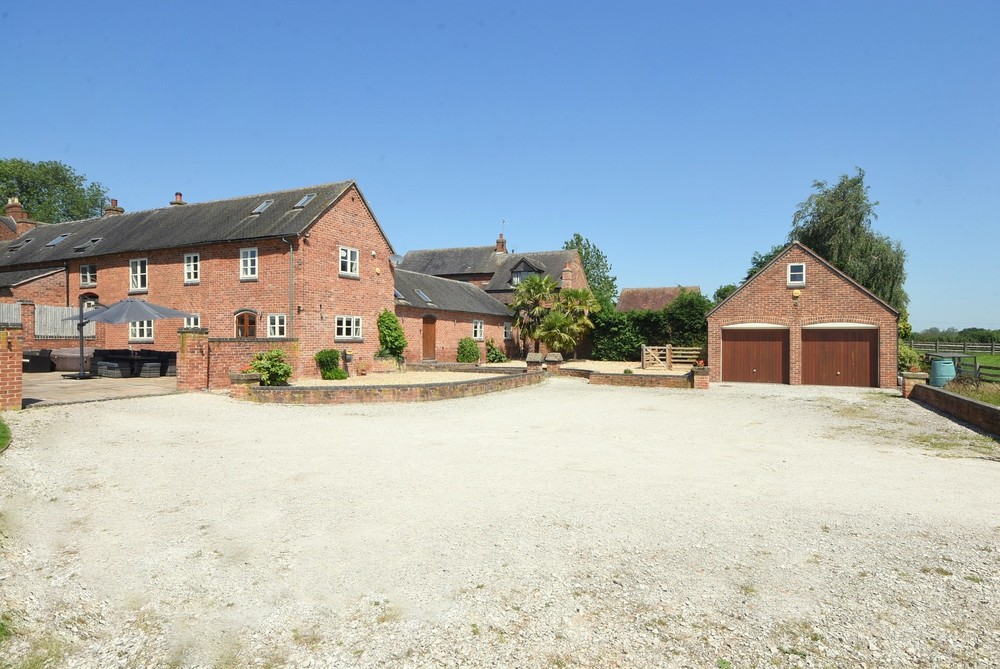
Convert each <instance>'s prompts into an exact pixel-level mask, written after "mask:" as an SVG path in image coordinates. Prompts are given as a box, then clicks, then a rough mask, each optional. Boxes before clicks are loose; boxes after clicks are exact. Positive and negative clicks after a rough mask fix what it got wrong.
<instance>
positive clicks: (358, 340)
mask: <svg viewBox="0 0 1000 669" xmlns="http://www.w3.org/2000/svg"><path fill="white" fill-rule="evenodd" d="M333 341H335V342H340V343H344V344H362V343H364V341H365V340H364V339H363V338H361V337H334V338H333Z"/></svg>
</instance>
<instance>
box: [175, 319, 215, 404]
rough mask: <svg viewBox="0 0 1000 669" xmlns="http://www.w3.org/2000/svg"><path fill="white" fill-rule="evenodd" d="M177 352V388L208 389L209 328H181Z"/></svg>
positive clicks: (191, 390) (188, 390) (181, 389)
mask: <svg viewBox="0 0 1000 669" xmlns="http://www.w3.org/2000/svg"><path fill="white" fill-rule="evenodd" d="M177 332H178V334H180V336H181V341H180V350H179V351H178V352H177V390H180V391H182V392H198V391H201V390H208V363H209V351H208V328H181V329H180V330H178V331H177Z"/></svg>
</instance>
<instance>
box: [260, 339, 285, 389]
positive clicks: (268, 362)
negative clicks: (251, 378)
mask: <svg viewBox="0 0 1000 669" xmlns="http://www.w3.org/2000/svg"><path fill="white" fill-rule="evenodd" d="M250 371H252V372H256V373H257V374H260V384H261V385H262V386H283V385H285V384H286V383H288V379H289V378H290V377H291V376H292V366H291V365H289V364H288V363H287V362H285V352H284V351H282V350H281V349H280V348H275V349H271V350H270V351H261V352H259V353H257V354H256V355H254V357H253V360H251V361H250Z"/></svg>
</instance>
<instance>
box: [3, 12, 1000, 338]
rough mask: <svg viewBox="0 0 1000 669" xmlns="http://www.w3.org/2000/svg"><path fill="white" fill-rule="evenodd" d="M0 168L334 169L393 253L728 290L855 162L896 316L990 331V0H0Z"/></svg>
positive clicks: (181, 182)
mask: <svg viewBox="0 0 1000 669" xmlns="http://www.w3.org/2000/svg"><path fill="white" fill-rule="evenodd" d="M0 31H2V32H0V34H3V35H4V46H3V51H2V55H0V73H2V75H3V76H2V80H3V86H4V96H3V98H4V103H3V105H2V106H0V140H2V141H0V157H20V158H25V159H28V160H35V161H38V160H60V161H63V162H65V163H67V164H69V165H71V166H73V167H74V168H75V169H76V170H77V171H78V172H80V173H83V174H85V175H86V176H87V177H88V179H91V180H96V181H100V182H101V183H103V184H104V185H105V186H106V187H107V188H108V189H109V194H110V196H111V197H115V198H117V199H118V200H119V202H120V204H121V205H122V206H123V207H125V208H126V209H127V210H130V211H134V210H138V209H148V208H153V207H158V206H162V205H165V204H166V203H167V202H168V201H169V200H170V199H172V197H173V193H174V192H175V191H181V192H183V193H184V198H185V200H187V201H188V202H198V201H204V200H212V199H220V198H227V197H234V196H238V195H246V194H252V193H259V192H265V191H269V190H278V189H283V188H292V187H297V186H305V185H311V184H317V183H325V182H330V181H338V180H341V179H348V178H351V179H355V180H357V182H358V184H359V185H360V186H361V189H362V190H363V191H364V193H365V196H366V197H367V199H368V201H369V203H370V204H371V206H372V208H373V209H374V211H375V214H376V216H377V217H378V218H379V221H380V222H381V223H382V226H383V227H384V228H385V230H386V232H387V234H388V235H389V238H390V240H391V242H392V243H393V245H394V246H395V248H396V250H397V252H400V253H405V252H406V251H408V250H411V249H419V248H434V247H445V246H480V245H486V244H492V243H493V241H494V240H495V239H496V236H497V233H498V232H499V231H500V222H501V220H506V221H507V225H506V228H505V231H506V237H507V238H508V240H509V242H510V246H511V247H512V248H513V249H514V250H517V251H532V250H551V249H556V248H560V247H561V246H562V243H563V242H564V241H565V240H567V239H569V238H570V237H571V236H572V235H573V233H574V232H579V233H581V234H582V235H584V236H585V237H588V238H589V239H590V240H591V241H593V242H594V243H595V244H597V245H598V246H599V247H600V248H601V249H602V250H603V251H604V252H605V253H606V254H607V256H608V258H609V260H610V261H611V263H612V265H613V273H614V274H615V275H616V276H617V277H618V284H619V287H623V288H624V287H642V286H672V285H678V284H684V285H688V284H696V285H700V286H701V288H702V291H703V292H705V293H707V294H708V295H711V294H712V292H714V291H715V289H716V288H717V287H718V286H720V285H722V284H725V283H730V282H738V281H739V280H740V279H741V278H742V277H743V275H744V273H745V271H746V269H747V267H748V266H749V261H750V257H751V255H752V254H753V253H754V252H755V251H765V250H767V249H769V248H770V247H771V246H772V245H774V244H776V243H781V242H783V241H784V239H785V237H786V236H787V234H788V231H789V228H790V226H791V218H792V214H793V212H794V211H795V209H796V206H797V205H798V203H800V202H801V201H802V200H804V199H805V198H806V197H807V196H808V195H809V194H810V192H811V191H812V182H813V180H816V179H822V180H827V181H830V182H833V181H836V179H837V178H838V177H839V176H840V175H841V174H844V173H850V172H853V171H854V169H855V166H860V167H862V168H863V169H864V170H865V171H866V173H867V178H866V183H867V184H868V185H869V187H870V194H871V196H872V198H873V199H875V200H878V201H879V202H880V205H879V207H878V209H877V212H878V215H879V220H878V221H877V222H876V224H875V227H876V229H877V230H878V231H879V232H882V233H885V234H887V235H889V236H890V237H892V238H894V239H898V240H900V241H901V242H902V243H903V246H904V247H905V248H906V250H907V251H908V253H909V262H908V272H909V277H908V280H907V284H906V288H907V290H908V292H909V294H910V297H911V302H910V314H911V321H912V323H913V324H914V326H915V327H916V328H918V329H923V328H926V327H931V326H938V327H949V326H955V327H959V328H961V327H969V326H980V327H990V328H1000V270H998V266H997V262H996V258H997V251H998V249H1000V207H998V200H1000V46H998V44H1000V43H998V39H997V34H998V33H1000V3H998V2H993V1H982V2H935V3H929V2H910V1H907V2H823V3H803V2H781V3H772V2H731V3H729V2H727V3H721V2H717V3H712V2H684V3H680V2H678V3H667V2H618V3H607V2H599V3H598V2H588V1H585V0H580V1H576V2H542V1H537V2H530V3H527V2H524V3H522V2H502V3H501V2H469V1H461V2H382V3H377V2H350V3H348V2H333V1H331V2H294V1H289V2H282V3H279V2H273V1H271V2H252V1H249V2H228V3H220V2H211V1H204V0H203V1H202V2H197V3H195V2H188V1H187V0H181V1H177V2H170V3H149V2H134V1H129V2H101V1H96V2H92V3H78V2H67V1H64V0H59V1H56V2H30V3H29V2H19V3H13V2H8V3H3V4H0Z"/></svg>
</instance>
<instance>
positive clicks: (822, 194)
mask: <svg viewBox="0 0 1000 669" xmlns="http://www.w3.org/2000/svg"><path fill="white" fill-rule="evenodd" d="M813 188H814V189H815V190H816V192H815V193H813V194H812V195H810V196H809V197H808V198H806V200H805V201H804V202H802V203H800V204H799V208H798V210H797V211H796V212H795V215H794V216H793V217H792V231H791V232H790V233H789V235H788V241H793V240H798V241H800V242H802V243H803V244H805V245H806V246H808V247H809V248H811V249H812V250H813V251H815V252H816V253H818V254H819V255H821V256H822V257H823V258H825V259H826V260H827V261H828V262H829V263H830V264H831V265H833V266H834V267H836V268H837V269H839V270H840V271H842V272H844V273H845V274H847V275H848V276H850V277H851V278H853V279H854V280H855V281H857V282H858V283H860V284H861V285H862V286H864V287H865V288H867V289H868V290H870V291H872V292H873V293H875V294H876V295H877V296H879V297H880V298H882V299H883V300H884V301H885V302H888V303H889V304H890V305H892V307H893V308H895V309H896V310H897V311H905V310H906V305H907V303H908V302H909V298H908V297H907V295H906V292H905V291H904V290H903V283H904V282H905V281H906V268H905V264H906V252H905V251H904V250H903V247H902V245H901V244H900V243H899V242H898V241H894V240H892V239H889V238H888V237H886V236H885V235H882V234H879V233H877V232H875V231H874V230H872V221H873V220H877V219H878V216H877V215H876V214H875V207H876V206H878V202H873V201H871V200H870V199H869V197H868V187H867V186H866V185H865V172H864V170H862V169H861V168H860V167H859V168H857V173H856V174H855V175H854V176H850V175H847V174H844V175H842V176H841V177H840V180H839V181H838V182H837V183H836V184H834V185H832V186H830V185H828V184H827V182H825V181H814V182H813Z"/></svg>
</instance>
